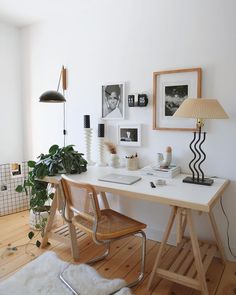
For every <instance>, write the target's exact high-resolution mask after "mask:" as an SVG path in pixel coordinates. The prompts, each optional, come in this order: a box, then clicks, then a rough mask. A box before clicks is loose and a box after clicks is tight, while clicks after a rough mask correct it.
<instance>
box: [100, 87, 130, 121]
mask: <svg viewBox="0 0 236 295" xmlns="http://www.w3.org/2000/svg"><path fill="white" fill-rule="evenodd" d="M124 118H125V83H124V82H119V83H107V84H103V85H102V119H105V120H123V119H124Z"/></svg>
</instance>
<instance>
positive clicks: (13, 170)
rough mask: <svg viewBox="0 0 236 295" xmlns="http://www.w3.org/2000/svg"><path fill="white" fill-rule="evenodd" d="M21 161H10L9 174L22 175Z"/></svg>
mask: <svg viewBox="0 0 236 295" xmlns="http://www.w3.org/2000/svg"><path fill="white" fill-rule="evenodd" d="M22 167H23V165H22V163H12V164H10V175H11V177H13V178H17V177H23V171H22Z"/></svg>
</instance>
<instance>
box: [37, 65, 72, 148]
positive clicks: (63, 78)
mask: <svg viewBox="0 0 236 295" xmlns="http://www.w3.org/2000/svg"><path fill="white" fill-rule="evenodd" d="M61 82H62V91H63V94H61V93H60V92H59V87H60V84H61ZM66 90H67V70H66V68H65V67H64V66H62V68H61V72H60V77H59V81H58V85H57V90H56V91H55V90H49V91H46V92H44V93H43V94H42V95H41V96H40V97H39V102H46V103H63V136H64V146H65V144H66V134H67V132H66V128H65V125H66V122H65V117H66V110H65V102H66V99H65V91H66Z"/></svg>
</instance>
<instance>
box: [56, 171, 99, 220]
mask: <svg viewBox="0 0 236 295" xmlns="http://www.w3.org/2000/svg"><path fill="white" fill-rule="evenodd" d="M61 183H62V188H63V192H64V196H65V199H66V202H67V206H69V208H70V209H71V210H72V211H73V212H74V213H76V214H79V215H80V216H81V217H83V218H85V219H87V220H88V221H92V222H94V221H98V220H99V219H100V218H101V212H100V208H99V203H98V198H97V193H96V191H95V189H94V187H93V186H92V185H90V184H86V183H80V182H77V181H74V180H73V179H71V178H69V177H67V176H65V175H62V179H61Z"/></svg>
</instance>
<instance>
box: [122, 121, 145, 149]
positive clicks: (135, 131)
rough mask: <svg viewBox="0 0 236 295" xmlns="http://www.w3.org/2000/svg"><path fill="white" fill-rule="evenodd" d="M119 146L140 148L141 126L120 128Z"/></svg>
mask: <svg viewBox="0 0 236 295" xmlns="http://www.w3.org/2000/svg"><path fill="white" fill-rule="evenodd" d="M118 144H119V145H126V146H140V145H141V127H140V125H130V126H121V125H120V126H118Z"/></svg>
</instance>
